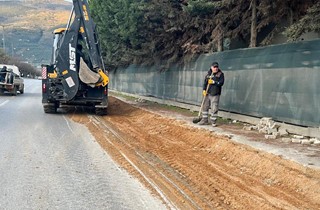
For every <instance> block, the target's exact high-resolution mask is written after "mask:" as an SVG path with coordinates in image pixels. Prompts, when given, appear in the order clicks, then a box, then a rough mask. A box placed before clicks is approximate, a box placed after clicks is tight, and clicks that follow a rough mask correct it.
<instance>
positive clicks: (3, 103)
mask: <svg viewBox="0 0 320 210" xmlns="http://www.w3.org/2000/svg"><path fill="white" fill-rule="evenodd" d="M8 102H9V100H5V101H4V102H2V103H1V104H0V106H3V105H5V104H6V103H8Z"/></svg>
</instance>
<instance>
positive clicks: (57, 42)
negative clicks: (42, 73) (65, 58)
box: [51, 28, 66, 64]
mask: <svg viewBox="0 0 320 210" xmlns="http://www.w3.org/2000/svg"><path fill="white" fill-rule="evenodd" d="M65 31H66V28H58V29H56V30H54V32H53V33H54V37H53V46H52V57H51V64H54V62H55V61H56V60H57V55H58V50H59V48H60V46H61V43H62V41H63V35H64V33H65Z"/></svg>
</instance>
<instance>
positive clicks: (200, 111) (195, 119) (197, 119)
mask: <svg viewBox="0 0 320 210" xmlns="http://www.w3.org/2000/svg"><path fill="white" fill-rule="evenodd" d="M212 75H213V72H212V73H211V76H210V77H212ZM209 86H210V84H209V83H208V85H207V89H206V93H208V90H209ZM205 98H206V96H203V98H202V102H201V106H200V110H199V113H198V117H196V118H193V120H192V122H193V123H195V124H197V123H198V122H200V121H201V119H202V116H201V113H202V107H203V104H204V99H205Z"/></svg>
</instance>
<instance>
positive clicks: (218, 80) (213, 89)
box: [203, 69, 224, 96]
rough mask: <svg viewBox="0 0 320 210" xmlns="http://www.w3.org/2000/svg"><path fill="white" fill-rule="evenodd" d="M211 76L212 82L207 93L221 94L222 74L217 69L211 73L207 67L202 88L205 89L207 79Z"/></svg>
mask: <svg viewBox="0 0 320 210" xmlns="http://www.w3.org/2000/svg"><path fill="white" fill-rule="evenodd" d="M209 78H212V79H213V80H214V84H211V85H209V89H208V92H207V93H208V94H210V95H212V96H216V95H221V89H222V86H223V84H224V74H223V72H222V71H221V70H220V69H219V70H218V72H217V73H215V74H212V71H211V69H209V71H208V73H207V75H206V77H205V79H204V83H203V90H206V89H207V85H208V80H209Z"/></svg>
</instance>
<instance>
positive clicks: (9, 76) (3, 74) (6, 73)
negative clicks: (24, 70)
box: [0, 64, 24, 95]
mask: <svg viewBox="0 0 320 210" xmlns="http://www.w3.org/2000/svg"><path fill="white" fill-rule="evenodd" d="M4 66H6V70H4ZM17 91H19V92H20V93H21V94H23V93H24V81H23V79H22V78H21V73H20V71H19V68H18V67H17V66H14V65H7V64H0V93H1V94H2V93H4V92H9V93H11V94H12V95H17Z"/></svg>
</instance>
